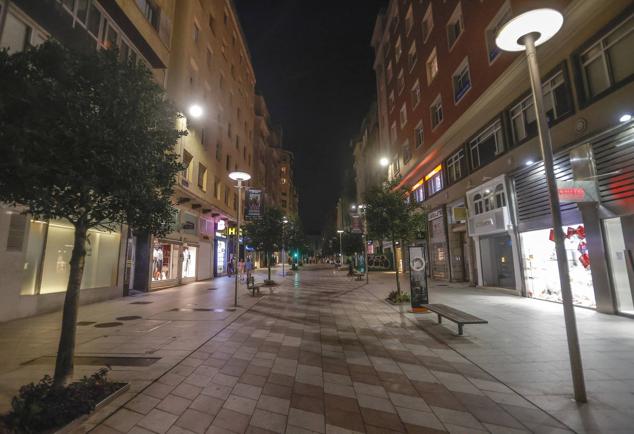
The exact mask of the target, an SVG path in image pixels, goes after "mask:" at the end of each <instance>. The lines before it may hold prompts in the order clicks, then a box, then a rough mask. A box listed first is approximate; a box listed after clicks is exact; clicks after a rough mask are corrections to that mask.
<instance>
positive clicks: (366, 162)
mask: <svg viewBox="0 0 634 434" xmlns="http://www.w3.org/2000/svg"><path fill="white" fill-rule="evenodd" d="M350 146H351V147H352V159H353V168H354V181H355V185H356V194H357V196H356V203H363V201H364V198H365V195H366V193H367V192H368V190H369V189H370V188H372V187H374V186H377V185H380V183H381V181H383V180H384V178H385V169H384V168H383V167H381V165H380V159H381V158H382V156H383V153H384V152H383V149H382V148H381V141H380V140H379V120H378V117H377V104H376V101H373V102H372V104H370V108H369V109H368V112H367V114H366V115H365V117H364V118H363V121H362V122H361V127H360V128H359V134H358V136H357V137H355V138H354V139H353V140H352V141H351V142H350Z"/></svg>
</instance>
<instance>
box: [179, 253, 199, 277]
mask: <svg viewBox="0 0 634 434" xmlns="http://www.w3.org/2000/svg"><path fill="white" fill-rule="evenodd" d="M197 253H198V248H197V247H194V246H183V253H182V257H183V263H182V265H181V277H183V278H191V277H196V256H197Z"/></svg>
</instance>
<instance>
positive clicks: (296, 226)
mask: <svg viewBox="0 0 634 434" xmlns="http://www.w3.org/2000/svg"><path fill="white" fill-rule="evenodd" d="M306 244H307V243H306V235H305V234H304V228H303V226H302V222H301V220H300V219H299V218H298V217H291V218H289V219H288V223H286V224H285V225H284V245H285V248H286V251H288V252H289V253H290V254H292V253H293V252H297V253H298V254H299V253H300V252H304V251H305V250H306V249H307V246H306Z"/></svg>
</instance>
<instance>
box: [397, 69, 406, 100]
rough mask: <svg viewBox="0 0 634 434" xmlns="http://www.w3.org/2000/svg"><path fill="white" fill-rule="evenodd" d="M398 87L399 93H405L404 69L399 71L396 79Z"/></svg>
mask: <svg viewBox="0 0 634 434" xmlns="http://www.w3.org/2000/svg"><path fill="white" fill-rule="evenodd" d="M396 88H397V90H398V94H399V95H400V94H402V93H403V89H405V74H403V70H402V69H401V72H399V73H398V79H397V81H396Z"/></svg>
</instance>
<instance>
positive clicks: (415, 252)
mask: <svg viewBox="0 0 634 434" xmlns="http://www.w3.org/2000/svg"><path fill="white" fill-rule="evenodd" d="M426 267H427V262H426V261H425V255H424V254H423V247H422V246H409V287H410V295H411V301H412V307H413V308H414V307H423V305H424V304H428V303H429V296H428V292H427V275H426V274H427V273H425V268H426Z"/></svg>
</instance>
